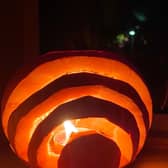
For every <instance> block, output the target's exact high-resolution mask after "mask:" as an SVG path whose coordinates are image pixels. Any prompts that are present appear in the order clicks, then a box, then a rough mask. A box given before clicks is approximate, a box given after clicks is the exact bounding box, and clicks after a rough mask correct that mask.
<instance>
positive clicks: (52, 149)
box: [38, 117, 133, 167]
mask: <svg viewBox="0 0 168 168" xmlns="http://www.w3.org/2000/svg"><path fill="white" fill-rule="evenodd" d="M71 123H73V125H74V127H76V129H77V130H78V132H74V133H72V134H71V136H70V137H69V141H68V142H67V143H70V142H71V141H73V140H75V139H76V138H78V137H81V136H86V135H89V134H94V133H97V134H101V135H102V136H105V137H107V138H109V139H111V140H113V141H114V142H115V143H116V144H117V145H118V146H120V150H121V159H120V167H123V166H126V165H127V164H128V163H129V162H130V161H131V158H132V154H133V145H132V141H131V137H130V135H129V134H128V133H127V132H126V131H124V130H123V129H121V128H120V127H118V126H117V125H115V124H113V123H111V122H109V121H108V120H107V119H105V118H95V117H89V118H83V119H76V120H71ZM63 125H64V123H62V124H61V125H59V126H58V127H56V128H54V129H53V130H52V131H51V132H50V133H49V135H48V136H47V137H46V138H45V139H44V140H43V142H42V143H41V145H40V147H39V149H38V164H39V165H44V164H45V163H46V164H47V163H48V162H49V160H48V159H49V158H50V159H51V158H52V157H53V158H56V157H59V155H60V154H61V151H62V149H63V148H64V146H65V145H66V144H62V145H61V144H60V143H59V142H58V141H55V140H54V139H53V137H55V136H56V135H57V134H59V132H60V131H62V129H64V126H63ZM102 125H103V126H102ZM125 142H127V145H125ZM48 144H50V145H48ZM44 151H45V153H44ZM48 153H50V157H49V158H48ZM52 160H53V161H54V163H55V160H54V159H52ZM54 163H53V164H54Z"/></svg>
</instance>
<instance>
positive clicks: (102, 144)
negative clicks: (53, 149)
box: [58, 134, 121, 168]
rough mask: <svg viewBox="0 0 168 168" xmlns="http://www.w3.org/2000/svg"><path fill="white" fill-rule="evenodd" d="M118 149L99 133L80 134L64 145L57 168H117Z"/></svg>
mask: <svg viewBox="0 0 168 168" xmlns="http://www.w3.org/2000/svg"><path fill="white" fill-rule="evenodd" d="M120 156H121V153H120V150H119V149H118V147H117V145H116V144H115V143H114V142H112V141H111V140H109V139H108V138H105V137H103V136H101V135H99V134H92V135H87V136H82V137H80V138H78V139H76V140H73V141H72V142H71V143H69V144H68V145H66V146H65V148H64V149H63V151H62V154H61V156H60V159H59V162H58V168H79V167H80V168H86V167H87V168H93V167H96V168H102V167H103V168H111V167H113V168H118V167H119V161H120Z"/></svg>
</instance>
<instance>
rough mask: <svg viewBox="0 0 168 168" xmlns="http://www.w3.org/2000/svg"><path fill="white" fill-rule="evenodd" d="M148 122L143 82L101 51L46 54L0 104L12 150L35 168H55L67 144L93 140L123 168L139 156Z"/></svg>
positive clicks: (149, 107)
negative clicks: (102, 140) (108, 148)
mask: <svg viewBox="0 0 168 168" xmlns="http://www.w3.org/2000/svg"><path fill="white" fill-rule="evenodd" d="M151 122H152V101H151V97H150V94H149V91H148V89H147V87H146V85H145V83H144V82H143V80H142V78H141V77H140V76H139V75H138V73H137V72H136V71H135V70H134V68H133V67H132V66H130V65H129V64H128V63H126V62H125V61H122V59H121V58H119V57H118V56H116V55H115V54H113V53H109V52H105V51H56V52H50V53H47V54H45V55H43V56H41V57H39V59H38V60H36V61H34V63H32V64H30V65H28V66H25V67H23V68H22V69H21V70H20V71H19V72H18V73H17V74H16V75H15V76H14V78H13V79H12V80H11V81H10V82H9V85H8V86H7V88H6V90H5V92H4V96H3V100H2V125H3V129H4V132H5V135H6V137H7V138H8V140H9V142H10V144H11V147H12V149H13V150H14V151H15V152H16V154H17V155H18V156H19V157H20V158H21V159H23V160H24V161H26V162H27V163H29V164H30V165H31V166H33V167H39V168H55V167H58V161H59V158H60V155H61V152H62V151H63V149H64V148H65V147H66V146H67V145H68V144H70V143H72V142H74V141H76V140H77V139H79V138H80V137H87V136H90V135H93V134H98V135H101V136H103V137H106V138H107V139H109V140H110V141H112V142H113V143H114V144H115V145H116V146H117V148H118V150H119V151H120V154H121V155H120V161H119V165H118V167H124V166H126V165H128V164H129V163H130V162H131V161H133V160H134V159H135V157H136V156H137V155H138V153H139V152H140V151H141V149H142V147H143V145H144V143H145V139H146V137H147V133H148V130H149V128H150V126H151ZM85 148H87V146H86V147H85ZM112 159H115V156H114V157H113V158H112Z"/></svg>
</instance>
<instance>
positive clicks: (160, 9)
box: [39, 0, 168, 113]
mask: <svg viewBox="0 0 168 168" xmlns="http://www.w3.org/2000/svg"><path fill="white" fill-rule="evenodd" d="M39 11H40V12H39V16H40V17H39V20H40V21H39V23H40V51H41V53H45V52H47V51H51V50H63V49H103V50H109V51H114V52H117V53H119V54H121V55H122V56H123V57H126V59H127V60H129V61H130V62H131V63H132V64H133V65H134V66H135V67H137V69H138V71H139V72H140V73H141V74H142V76H143V77H144V79H145V81H146V82H147V85H148V86H149V89H150V91H151V95H152V98H153V103H154V112H156V113H157V112H163V113H165V112H167V107H164V108H161V106H162V104H163V100H164V97H165V92H166V81H167V80H168V73H167V71H168V68H167V67H168V58H167V57H168V51H167V40H168V31H167V30H168V27H167V21H168V15H167V9H166V6H165V3H164V1H152V0H148V1H142V0H141V1H140V0H127V1H123V0H92V1H90V0H85V1H77V0H71V1H66V0H63V1H54V0H50V1H40V10H39ZM130 30H135V32H136V34H135V36H134V37H130V36H129V35H128V34H129V31H130ZM120 34H124V35H125V36H126V37H127V38H128V41H127V42H125V43H124V44H122V47H120V44H119V43H118V42H117V41H116V38H117V35H120Z"/></svg>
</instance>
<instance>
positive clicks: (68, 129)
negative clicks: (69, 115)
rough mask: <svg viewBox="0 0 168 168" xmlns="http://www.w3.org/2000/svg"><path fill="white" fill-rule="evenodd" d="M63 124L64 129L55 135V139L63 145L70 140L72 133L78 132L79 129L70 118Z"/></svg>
mask: <svg viewBox="0 0 168 168" xmlns="http://www.w3.org/2000/svg"><path fill="white" fill-rule="evenodd" d="M63 126H64V130H62V131H60V132H59V133H57V134H56V135H55V137H54V140H55V141H56V142H57V143H59V144H61V145H66V144H67V143H68V141H69V138H70V137H71V134H72V133H77V132H78V129H77V128H76V127H75V126H74V125H73V123H72V122H71V121H70V120H66V121H64V123H63Z"/></svg>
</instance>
